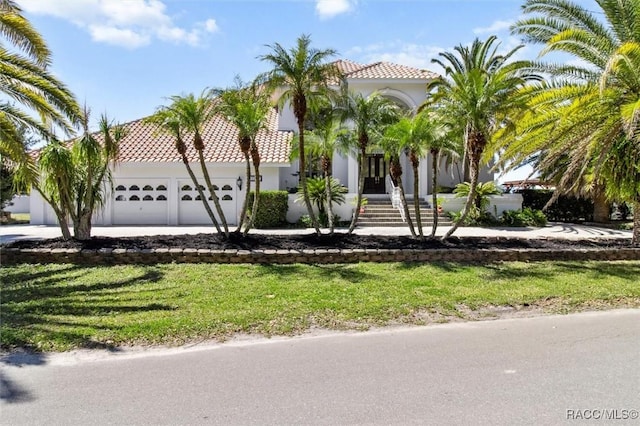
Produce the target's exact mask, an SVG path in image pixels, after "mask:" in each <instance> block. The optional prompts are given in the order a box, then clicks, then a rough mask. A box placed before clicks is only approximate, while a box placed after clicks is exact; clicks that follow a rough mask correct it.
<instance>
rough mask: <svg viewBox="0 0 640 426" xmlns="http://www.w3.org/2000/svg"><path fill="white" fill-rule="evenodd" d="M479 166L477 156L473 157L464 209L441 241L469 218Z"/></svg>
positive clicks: (476, 190) (475, 190)
mask: <svg viewBox="0 0 640 426" xmlns="http://www.w3.org/2000/svg"><path fill="white" fill-rule="evenodd" d="M479 164H480V156H479V155H478V156H477V157H474V158H473V159H472V164H471V182H470V185H469V195H468V196H467V202H466V203H465V204H464V208H463V209H462V214H461V215H460V218H459V219H458V220H457V221H455V222H454V223H453V226H452V227H451V229H449V230H448V231H447V233H446V234H444V236H443V237H442V241H445V240H446V239H447V238H449V237H450V236H451V235H452V234H453V233H454V232H456V230H457V229H458V227H459V226H460V225H462V224H463V223H464V221H465V219H466V218H467V216H469V212H470V211H471V208H472V206H473V204H474V202H475V198H476V193H477V192H478V174H479Z"/></svg>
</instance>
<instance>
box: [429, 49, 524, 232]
mask: <svg viewBox="0 0 640 426" xmlns="http://www.w3.org/2000/svg"><path fill="white" fill-rule="evenodd" d="M495 43H496V37H495V36H491V37H489V38H488V39H487V40H485V41H480V40H478V39H476V40H474V41H473V43H472V44H471V46H463V45H459V46H457V47H455V48H454V52H442V53H440V54H439V56H440V57H441V59H433V62H435V63H437V64H439V65H440V66H441V67H442V68H443V69H444V70H445V75H446V77H447V78H446V79H445V78H439V79H435V80H433V81H431V82H430V83H429V84H428V85H427V91H428V92H431V97H430V99H428V100H427V104H429V105H437V107H438V108H439V109H441V110H442V111H443V113H445V114H448V115H450V116H452V117H457V119H458V120H459V123H460V126H462V127H463V129H464V148H465V149H464V152H465V158H468V159H469V161H468V164H469V175H470V184H471V192H470V194H469V197H467V201H466V203H465V206H464V209H463V210H462V214H461V216H460V219H459V220H457V221H456V222H455V223H454V224H453V226H452V227H451V228H450V229H449V231H447V233H446V234H445V235H444V236H443V239H447V238H449V237H450V236H451V235H452V234H453V233H454V232H455V231H456V229H457V228H458V227H459V226H460V224H462V223H463V222H464V220H465V219H466V217H467V215H468V214H469V212H470V211H471V207H472V204H473V200H474V199H475V192H476V187H477V185H478V174H479V169H480V160H481V157H482V155H483V153H484V151H485V148H486V147H487V144H488V142H489V141H490V140H491V138H492V137H493V135H494V133H495V132H496V131H497V130H498V129H499V128H501V127H503V126H505V125H507V124H508V123H509V121H510V115H511V114H514V113H516V112H518V111H521V110H523V104H524V102H523V98H522V97H521V96H518V90H519V89H520V88H521V87H522V86H523V85H524V84H525V82H526V81H527V80H528V79H529V78H535V76H533V75H527V74H526V73H525V72H524V71H525V66H526V65H527V63H524V62H512V63H508V60H509V59H510V58H511V56H513V54H514V53H516V52H517V51H518V50H519V49H520V48H521V47H522V46H518V47H516V48H514V49H512V50H510V51H509V52H507V53H505V54H504V55H500V54H498V53H497V49H498V47H499V45H497V44H495ZM465 164H466V161H465Z"/></svg>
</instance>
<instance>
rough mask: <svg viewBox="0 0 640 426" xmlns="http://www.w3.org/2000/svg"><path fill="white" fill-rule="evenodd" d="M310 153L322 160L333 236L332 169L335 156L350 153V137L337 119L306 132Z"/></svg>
mask: <svg viewBox="0 0 640 426" xmlns="http://www.w3.org/2000/svg"><path fill="white" fill-rule="evenodd" d="M306 138H307V142H308V144H309V152H310V153H311V155H312V156H315V157H319V158H320V168H321V169H322V174H323V176H324V180H325V191H326V193H327V198H326V202H327V216H328V221H329V234H331V235H333V233H334V230H335V224H334V222H333V202H332V200H333V197H332V194H331V192H332V184H331V183H332V182H331V181H332V177H331V175H332V169H333V155H334V154H335V153H336V152H337V153H345V152H347V151H348V137H347V135H346V129H344V128H343V127H342V125H341V122H340V120H339V119H338V118H337V117H327V119H325V120H323V121H320V122H318V123H316V127H315V128H314V129H313V130H311V131H307V132H306Z"/></svg>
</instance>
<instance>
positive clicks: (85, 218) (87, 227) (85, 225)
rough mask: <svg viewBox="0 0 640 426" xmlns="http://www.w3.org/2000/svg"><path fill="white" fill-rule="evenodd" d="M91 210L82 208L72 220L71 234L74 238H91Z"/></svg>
mask: <svg viewBox="0 0 640 426" xmlns="http://www.w3.org/2000/svg"><path fill="white" fill-rule="evenodd" d="M91 216H92V214H91V211H86V210H83V211H82V212H81V213H80V215H79V216H78V217H77V218H76V219H75V220H74V221H73V236H74V238H75V239H76V240H88V239H90V238H91Z"/></svg>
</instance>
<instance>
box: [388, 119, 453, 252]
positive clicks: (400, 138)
mask: <svg viewBox="0 0 640 426" xmlns="http://www.w3.org/2000/svg"><path fill="white" fill-rule="evenodd" d="M439 132H440V129H439V126H438V123H436V122H435V121H434V120H433V119H432V117H430V116H429V115H428V114H427V113H426V112H421V113H419V114H417V115H415V116H414V117H403V118H402V119H400V121H398V122H397V123H396V124H393V125H391V126H389V127H388V128H387V130H386V131H385V133H384V137H385V139H391V140H392V141H393V142H394V143H393V144H392V145H393V146H395V147H396V149H397V150H399V151H405V152H408V155H409V161H410V162H411V167H412V169H413V207H414V211H415V215H416V226H417V228H418V235H419V236H420V239H423V238H424V234H423V232H422V216H421V214H420V192H419V189H420V188H419V186H420V173H419V167H420V158H422V157H424V156H425V155H426V154H427V152H428V151H429V150H430V148H431V146H432V145H433V141H435V140H436V139H437V138H438V137H439Z"/></svg>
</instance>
